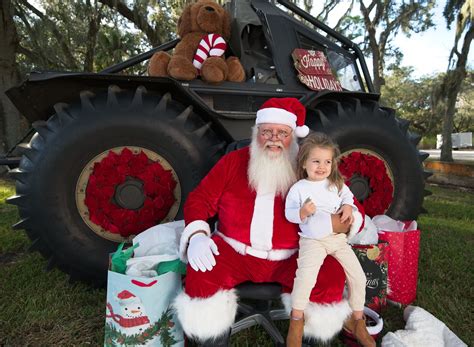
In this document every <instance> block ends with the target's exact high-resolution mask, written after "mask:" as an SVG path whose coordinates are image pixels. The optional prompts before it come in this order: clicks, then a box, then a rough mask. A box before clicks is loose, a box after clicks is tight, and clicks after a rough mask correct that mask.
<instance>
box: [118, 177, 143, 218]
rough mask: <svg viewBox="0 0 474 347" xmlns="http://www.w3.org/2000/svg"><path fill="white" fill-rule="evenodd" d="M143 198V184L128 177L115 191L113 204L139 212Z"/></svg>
mask: <svg viewBox="0 0 474 347" xmlns="http://www.w3.org/2000/svg"><path fill="white" fill-rule="evenodd" d="M145 198H146V197H145V193H144V192H143V182H142V181H140V180H137V179H135V178H131V177H128V178H127V180H126V181H125V182H124V183H122V184H120V185H118V186H117V187H116V189H115V194H114V200H115V203H116V204H117V205H118V206H120V207H122V208H126V209H129V210H139V209H140V208H141V207H142V206H143V203H144V202H145Z"/></svg>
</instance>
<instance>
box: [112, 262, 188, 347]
mask: <svg viewBox="0 0 474 347" xmlns="http://www.w3.org/2000/svg"><path fill="white" fill-rule="evenodd" d="M180 291H181V275H180V274H178V273H176V272H167V273H165V274H163V275H161V276H156V277H151V278H145V277H135V276H128V275H123V274H120V273H117V272H113V271H109V272H108V278H107V305H106V306H107V308H106V320H105V338H104V346H136V345H144V346H184V335H183V331H182V328H181V326H180V325H179V323H178V321H177V319H176V316H175V315H174V313H173V311H172V310H171V302H172V300H173V299H174V298H175V296H176V295H177V294H178V293H179V292H180Z"/></svg>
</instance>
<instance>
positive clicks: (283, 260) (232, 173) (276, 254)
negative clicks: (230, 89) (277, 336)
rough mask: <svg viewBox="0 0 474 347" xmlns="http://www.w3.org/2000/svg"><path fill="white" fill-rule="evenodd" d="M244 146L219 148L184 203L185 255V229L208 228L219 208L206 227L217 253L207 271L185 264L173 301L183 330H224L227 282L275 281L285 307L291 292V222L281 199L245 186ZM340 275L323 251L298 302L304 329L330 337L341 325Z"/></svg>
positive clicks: (230, 312)
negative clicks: (306, 299) (222, 152)
mask: <svg viewBox="0 0 474 347" xmlns="http://www.w3.org/2000/svg"><path fill="white" fill-rule="evenodd" d="M249 155H250V153H249V148H243V149H240V150H237V151H234V152H231V153H229V154H227V155H226V156H224V157H223V158H222V159H221V160H220V161H219V162H218V163H217V164H216V165H215V167H214V168H213V169H212V170H211V171H210V172H209V174H208V175H207V176H206V177H205V178H204V179H203V181H202V182H201V183H200V184H199V186H198V187H197V188H196V189H195V190H194V191H193V192H192V193H190V194H189V196H188V198H187V200H186V204H185V206H184V217H185V222H186V228H185V229H184V232H183V235H182V237H181V242H180V253H181V257H182V259H183V260H184V261H186V249H187V246H188V244H187V243H188V239H189V237H190V236H191V235H192V234H193V233H195V232H196V231H197V230H205V231H206V232H207V233H208V234H209V235H210V234H211V231H210V228H209V224H208V223H207V222H206V221H207V220H208V219H209V218H211V217H213V216H215V215H218V223H217V225H216V229H217V230H216V232H215V233H214V234H213V235H212V238H213V240H214V241H215V243H216V244H217V247H218V250H219V255H217V256H216V265H215V266H214V268H212V270H211V271H206V272H201V271H195V270H194V269H193V268H192V267H191V266H189V265H188V267H187V275H186V286H185V291H184V292H183V293H181V294H180V295H179V296H178V298H177V299H176V301H175V308H176V309H177V313H178V318H179V319H180V321H181V323H182V326H183V328H184V331H185V333H186V335H187V336H190V337H194V338H198V339H199V340H206V339H209V338H214V337H217V336H220V335H222V334H224V333H226V332H227V331H228V330H229V328H230V327H231V325H232V323H233V322H234V319H235V315H236V312H237V296H236V293H235V290H234V289H233V288H234V287H235V286H236V285H238V284H239V283H242V282H245V281H253V282H279V283H281V285H282V288H283V295H282V300H283V303H284V305H285V308H286V309H287V310H288V312H290V310H291V303H290V294H289V293H290V292H291V290H292V287H293V280H294V275H295V271H296V266H297V264H296V258H297V247H298V240H299V235H298V231H299V229H298V225H296V224H292V223H290V222H288V221H287V220H286V219H285V215H284V208H285V206H284V205H285V200H284V198H282V197H281V196H275V194H257V193H256V192H255V191H254V190H253V189H251V188H250V187H249V182H248V178H247V177H248V176H247V172H248V165H249ZM344 282H345V276H344V271H343V269H342V267H341V266H340V265H339V263H338V262H337V261H336V260H335V259H334V258H332V257H331V256H328V257H327V258H326V260H325V261H324V264H323V266H322V267H321V270H320V272H319V275H318V278H317V284H316V286H315V288H314V289H313V291H312V293H311V297H310V300H311V303H310V304H309V305H308V307H307V309H306V310H305V335H306V336H308V337H316V338H318V339H321V340H329V339H331V338H332V337H333V336H334V335H335V334H336V333H337V332H338V331H340V330H341V328H342V324H343V322H344V320H345V319H346V318H347V317H348V315H350V313H351V310H350V308H349V305H348V303H347V301H346V300H345V299H344V300H343V297H342V294H343V289H344Z"/></svg>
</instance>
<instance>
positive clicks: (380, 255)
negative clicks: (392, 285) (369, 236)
mask: <svg viewBox="0 0 474 347" xmlns="http://www.w3.org/2000/svg"><path fill="white" fill-rule="evenodd" d="M352 249H353V250H354V253H355V254H356V256H357V259H359V262H360V264H361V265H362V269H363V270H364V272H365V276H366V278H367V282H366V287H365V306H367V307H369V308H371V309H372V310H374V311H376V312H378V313H380V311H381V310H382V308H383V307H384V306H385V305H386V304H387V266H388V264H387V255H388V252H389V250H388V243H387V242H379V243H378V244H376V245H352Z"/></svg>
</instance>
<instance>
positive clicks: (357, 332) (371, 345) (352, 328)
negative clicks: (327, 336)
mask: <svg viewBox="0 0 474 347" xmlns="http://www.w3.org/2000/svg"><path fill="white" fill-rule="evenodd" d="M344 329H346V330H348V331H349V332H350V333H351V334H352V335H353V336H354V337H355V338H356V339H357V341H358V342H359V343H360V344H361V345H362V346H364V347H375V346H376V345H375V340H374V339H373V337H372V336H370V334H369V332H368V331H367V326H366V325H365V319H357V320H355V319H354V318H352V317H351V318H350V319H348V320H347V321H346V322H345V323H344Z"/></svg>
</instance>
